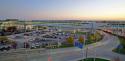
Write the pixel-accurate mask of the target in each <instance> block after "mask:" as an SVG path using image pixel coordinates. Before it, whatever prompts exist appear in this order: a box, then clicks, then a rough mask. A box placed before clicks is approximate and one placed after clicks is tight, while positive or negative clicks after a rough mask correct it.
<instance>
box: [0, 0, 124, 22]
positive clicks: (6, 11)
mask: <svg viewBox="0 0 125 61" xmlns="http://www.w3.org/2000/svg"><path fill="white" fill-rule="evenodd" d="M6 18H17V19H30V20H44V19H48V20H64V19H68V20H69V19H77V20H125V0H0V19H6Z"/></svg>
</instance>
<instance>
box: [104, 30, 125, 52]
mask: <svg viewBox="0 0 125 61" xmlns="http://www.w3.org/2000/svg"><path fill="white" fill-rule="evenodd" d="M104 32H106V33H109V34H111V35H114V36H117V37H118V38H119V42H120V44H119V45H118V46H117V47H116V48H115V49H113V50H112V51H113V52H116V53H119V54H125V37H123V36H120V35H117V34H113V33H111V32H107V31H104Z"/></svg>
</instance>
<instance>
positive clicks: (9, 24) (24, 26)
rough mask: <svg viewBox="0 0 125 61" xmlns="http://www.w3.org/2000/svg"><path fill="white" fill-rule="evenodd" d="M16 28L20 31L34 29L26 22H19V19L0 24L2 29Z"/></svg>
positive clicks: (7, 20)
mask: <svg viewBox="0 0 125 61" xmlns="http://www.w3.org/2000/svg"><path fill="white" fill-rule="evenodd" d="M13 26H14V27H16V28H17V29H18V30H20V29H28V30H31V29H32V24H31V23H29V22H25V21H19V20H18V19H6V20H3V21H2V22H0V29H7V28H8V27H13Z"/></svg>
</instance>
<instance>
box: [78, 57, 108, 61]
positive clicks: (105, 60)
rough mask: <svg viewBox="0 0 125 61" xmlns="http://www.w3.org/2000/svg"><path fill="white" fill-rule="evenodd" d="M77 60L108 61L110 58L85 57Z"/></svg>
mask: <svg viewBox="0 0 125 61" xmlns="http://www.w3.org/2000/svg"><path fill="white" fill-rule="evenodd" d="M79 61H110V60H107V59H102V58H86V59H83V60H79Z"/></svg>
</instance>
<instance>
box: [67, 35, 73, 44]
mask: <svg viewBox="0 0 125 61" xmlns="http://www.w3.org/2000/svg"><path fill="white" fill-rule="evenodd" d="M67 42H68V43H69V44H73V43H74V38H73V37H72V36H69V37H68V38H67Z"/></svg>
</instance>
